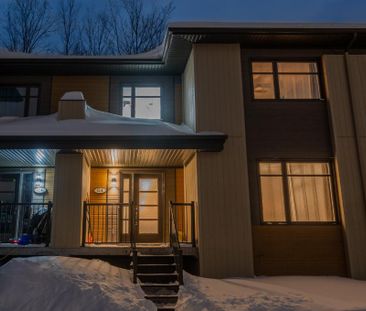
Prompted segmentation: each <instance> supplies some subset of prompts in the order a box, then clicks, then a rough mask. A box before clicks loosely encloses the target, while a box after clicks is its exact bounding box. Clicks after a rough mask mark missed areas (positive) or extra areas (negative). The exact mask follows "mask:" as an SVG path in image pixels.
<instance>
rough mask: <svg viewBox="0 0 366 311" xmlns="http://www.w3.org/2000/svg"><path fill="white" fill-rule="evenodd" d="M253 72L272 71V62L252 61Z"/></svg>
mask: <svg viewBox="0 0 366 311" xmlns="http://www.w3.org/2000/svg"><path fill="white" fill-rule="evenodd" d="M252 71H253V72H273V68H272V63H262V62H258V63H257V62H256V63H252Z"/></svg>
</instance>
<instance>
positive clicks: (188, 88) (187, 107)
mask: <svg viewBox="0 0 366 311" xmlns="http://www.w3.org/2000/svg"><path fill="white" fill-rule="evenodd" d="M195 87H196V86H195V75H194V53H191V55H190V56H189V59H188V62H187V65H186V68H185V70H184V73H183V75H182V90H183V91H182V114H183V116H182V120H183V122H184V123H185V124H187V125H188V126H189V127H191V128H192V129H193V130H195V129H196V105H195Z"/></svg>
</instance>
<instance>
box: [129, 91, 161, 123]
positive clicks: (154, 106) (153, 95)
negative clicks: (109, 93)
mask: <svg viewBox="0 0 366 311" xmlns="http://www.w3.org/2000/svg"><path fill="white" fill-rule="evenodd" d="M122 115H123V116H124V117H131V118H140V119H161V88H160V87H159V86H123V87H122Z"/></svg>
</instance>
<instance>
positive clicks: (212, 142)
mask: <svg viewBox="0 0 366 311" xmlns="http://www.w3.org/2000/svg"><path fill="white" fill-rule="evenodd" d="M226 139H227V135H185V136H180V135H175V136H115V135H113V136H2V137H1V138H0V149H195V150H198V151H207V152H219V151H222V150H223V148H224V143H225V141H226Z"/></svg>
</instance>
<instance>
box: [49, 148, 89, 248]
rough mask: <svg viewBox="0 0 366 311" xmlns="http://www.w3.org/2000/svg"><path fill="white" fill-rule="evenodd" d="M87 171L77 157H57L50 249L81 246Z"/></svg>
mask: <svg viewBox="0 0 366 311" xmlns="http://www.w3.org/2000/svg"><path fill="white" fill-rule="evenodd" d="M88 170H89V167H88V165H87V164H86V163H85V158H84V157H83V155H82V154H81V153H57V154H56V169H55V195H54V206H53V212H52V234H51V246H52V247H56V248H75V247H80V246H81V234H82V230H81V229H82V202H83V200H84V199H86V195H87V194H86V185H87V180H88V174H89V172H88Z"/></svg>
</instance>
